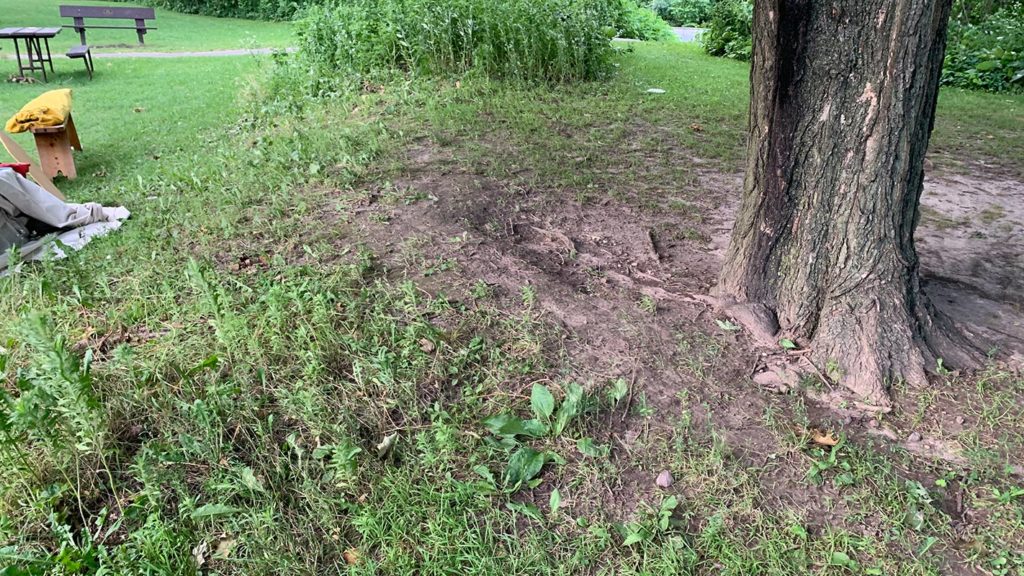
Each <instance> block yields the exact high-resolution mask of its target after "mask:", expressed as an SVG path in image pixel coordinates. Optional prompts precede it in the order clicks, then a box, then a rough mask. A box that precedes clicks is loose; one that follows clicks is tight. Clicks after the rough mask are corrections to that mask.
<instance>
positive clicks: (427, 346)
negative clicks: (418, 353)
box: [420, 338, 436, 354]
mask: <svg viewBox="0 0 1024 576" xmlns="http://www.w3.org/2000/svg"><path fill="white" fill-rule="evenodd" d="M435 349H436V347H435V346H434V343H433V342H431V341H430V340H427V339H426V338H423V339H422V340H420V350H423V352H425V353H427V354H430V353H431V352H433V351H434V350H435Z"/></svg>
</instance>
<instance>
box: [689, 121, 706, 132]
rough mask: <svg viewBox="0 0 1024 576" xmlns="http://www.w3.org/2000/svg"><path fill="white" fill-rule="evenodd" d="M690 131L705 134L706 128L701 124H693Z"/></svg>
mask: <svg viewBox="0 0 1024 576" xmlns="http://www.w3.org/2000/svg"><path fill="white" fill-rule="evenodd" d="M690 130H693V131H694V132H703V131H704V127H703V126H701V125H700V124H697V123H693V124H690Z"/></svg>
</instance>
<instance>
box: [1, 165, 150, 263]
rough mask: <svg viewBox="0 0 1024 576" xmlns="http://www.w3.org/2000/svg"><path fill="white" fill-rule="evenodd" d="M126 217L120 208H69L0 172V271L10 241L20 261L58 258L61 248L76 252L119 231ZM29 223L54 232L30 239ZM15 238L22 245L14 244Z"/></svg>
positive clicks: (19, 178) (13, 175) (16, 176)
mask: <svg viewBox="0 0 1024 576" xmlns="http://www.w3.org/2000/svg"><path fill="white" fill-rule="evenodd" d="M130 215H131V214H130V213H129V212H128V210H127V209H125V208H124V207H117V208H105V207H103V206H100V205H99V204H96V203H93V202H89V203H86V204H69V203H67V202H64V201H62V200H59V199H57V198H55V197H54V196H52V195H51V194H50V193H49V192H47V191H46V190H43V189H42V188H40V187H39V186H37V185H36V184H35V183H33V182H31V181H29V180H27V179H25V178H24V177H22V176H21V175H20V174H18V173H17V172H15V171H14V170H12V169H10V168H0V244H2V250H3V254H2V255H0V270H3V269H6V268H7V263H8V256H9V251H8V248H9V247H10V245H11V243H12V241H13V243H15V244H20V247H19V250H20V251H21V259H22V260H38V259H41V258H43V257H44V256H45V255H46V254H52V255H53V256H54V257H56V258H61V257H63V256H64V251H63V250H62V249H61V246H62V245H63V246H67V247H69V248H71V249H73V250H78V249H80V248H81V247H82V246H85V245H86V244H88V243H89V241H90V240H92V239H93V238H95V237H97V236H102V235H104V234H106V233H108V232H110V231H111V230H116V229H118V228H120V227H121V221H122V220H125V219H127V218H128V217H129V216H130ZM30 220H34V221H36V223H42V224H43V225H45V227H48V228H50V229H54V230H55V231H54V232H53V233H52V234H47V235H46V236H43V237H34V238H33V237H32V236H31V234H32V233H31V232H29V229H30V228H33V227H34V226H33V224H32V223H31V222H30ZM35 227H38V226H35ZM17 237H20V239H22V240H25V243H21V242H18V241H17ZM5 240H6V242H5ZM54 240H56V241H57V242H56V243H55V242H54Z"/></svg>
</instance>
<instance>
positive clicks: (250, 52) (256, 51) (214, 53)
mask: <svg viewBox="0 0 1024 576" xmlns="http://www.w3.org/2000/svg"><path fill="white" fill-rule="evenodd" d="M278 50H280V49H279V48H243V49H238V50H208V51H205V52H93V54H92V56H93V58H94V59H99V60H102V59H104V58H206V57H218V56H259V55H261V54H262V55H265V54H273V53H274V52H276V51H278ZM296 50H297V48H285V49H284V51H285V52H295V51H296ZM55 56H59V54H55ZM4 58H6V59H7V60H14V59H15V56H14V54H5V55H4Z"/></svg>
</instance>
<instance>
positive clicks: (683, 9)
mask: <svg viewBox="0 0 1024 576" xmlns="http://www.w3.org/2000/svg"><path fill="white" fill-rule="evenodd" d="M714 7H715V0H654V1H653V2H652V3H651V9H653V10H654V11H655V12H656V13H657V14H658V16H660V17H661V18H662V19H663V20H665V21H666V22H668V23H669V24H672V25H673V26H700V25H703V24H706V23H707V22H708V21H709V20H710V19H711V11H712V10H713V9H714Z"/></svg>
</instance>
